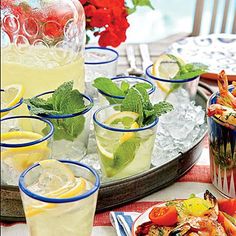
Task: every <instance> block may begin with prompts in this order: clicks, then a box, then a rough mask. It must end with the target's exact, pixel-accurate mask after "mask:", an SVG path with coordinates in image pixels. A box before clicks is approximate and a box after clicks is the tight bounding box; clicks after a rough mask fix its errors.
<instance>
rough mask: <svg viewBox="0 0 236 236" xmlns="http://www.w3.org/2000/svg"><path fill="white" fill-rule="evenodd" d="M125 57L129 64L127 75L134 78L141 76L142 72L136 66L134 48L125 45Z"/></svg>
mask: <svg viewBox="0 0 236 236" xmlns="http://www.w3.org/2000/svg"><path fill="white" fill-rule="evenodd" d="M126 55H127V59H128V61H129V64H130V67H129V68H128V69H127V72H128V74H129V75H134V76H141V75H143V71H142V70H141V69H139V68H138V67H137V66H136V59H135V54H134V47H133V46H132V45H128V44H127V45H126Z"/></svg>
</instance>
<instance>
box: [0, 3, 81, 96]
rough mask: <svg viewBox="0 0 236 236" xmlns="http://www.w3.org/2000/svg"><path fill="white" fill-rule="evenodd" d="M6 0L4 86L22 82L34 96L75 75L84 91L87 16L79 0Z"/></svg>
mask: <svg viewBox="0 0 236 236" xmlns="http://www.w3.org/2000/svg"><path fill="white" fill-rule="evenodd" d="M1 4H2V8H1V51H2V53H1V54H2V60H1V68H2V70H1V78H2V80H1V87H2V88H4V87H5V86H6V85H9V84H21V85H23V86H24V88H25V97H33V96H35V95H36V94H39V93H42V92H44V91H48V90H53V89H55V88H56V87H58V86H59V85H60V84H62V83H63V82H65V81H70V80H73V81H74V85H75V87H76V88H78V89H79V90H80V91H82V92H83V91H84V87H85V85H84V56H83V53H84V52H83V51H84V44H85V40H84V38H85V16H84V10H83V7H82V5H81V4H80V1H74V0H67V1H66V0H60V1H59V0H53V1H46V0H35V1H24V0H12V1H6V0H3V1H2V2H1Z"/></svg>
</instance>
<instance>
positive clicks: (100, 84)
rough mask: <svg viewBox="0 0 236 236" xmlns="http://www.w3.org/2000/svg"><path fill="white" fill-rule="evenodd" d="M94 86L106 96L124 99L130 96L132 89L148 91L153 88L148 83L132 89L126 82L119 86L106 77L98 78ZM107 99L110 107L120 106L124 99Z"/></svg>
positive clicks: (137, 85) (139, 84)
mask: <svg viewBox="0 0 236 236" xmlns="http://www.w3.org/2000/svg"><path fill="white" fill-rule="evenodd" d="M93 86H94V87H95V88H97V89H98V90H100V91H102V92H103V93H105V94H108V95H110V96H120V97H123V98H124V97H125V96H126V95H127V94H128V92H129V90H130V89H131V88H132V87H136V88H143V89H146V90H148V89H151V88H152V86H151V85H150V84H148V83H137V84H135V85H134V86H132V87H130V84H129V83H128V82H126V81H122V82H121V84H120V86H119V85H118V84H116V83H115V82H114V81H112V80H111V79H109V78H106V77H99V78H96V79H95V80H94V83H93ZM105 98H106V99H107V101H108V102H109V104H110V105H112V104H120V103H121V99H123V98H121V99H117V98H112V97H108V96H105Z"/></svg>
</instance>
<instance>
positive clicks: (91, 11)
mask: <svg viewBox="0 0 236 236" xmlns="http://www.w3.org/2000/svg"><path fill="white" fill-rule="evenodd" d="M84 11H85V15H86V17H91V16H92V15H93V14H94V12H95V11H96V7H95V6H93V5H88V6H85V7H84Z"/></svg>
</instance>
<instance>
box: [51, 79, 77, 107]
mask: <svg viewBox="0 0 236 236" xmlns="http://www.w3.org/2000/svg"><path fill="white" fill-rule="evenodd" d="M72 89H73V81H69V82H65V83H63V84H62V85H61V86H59V87H58V88H57V89H56V90H55V91H54V93H53V94H52V103H53V107H54V109H56V110H60V107H61V102H62V100H63V98H64V96H65V95H66V94H67V93H69V92H70V91H72Z"/></svg>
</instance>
